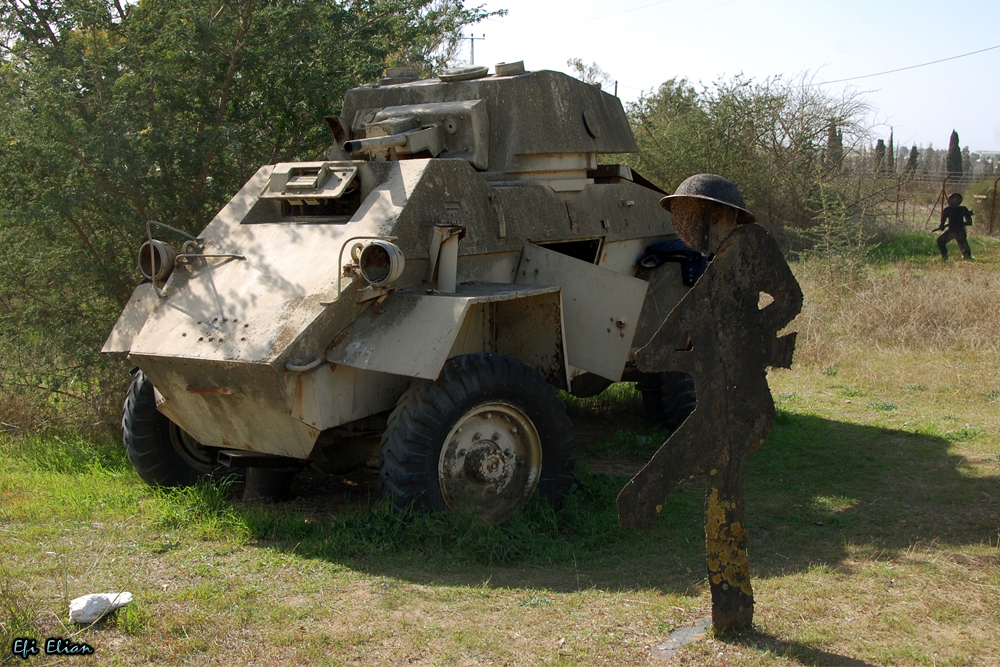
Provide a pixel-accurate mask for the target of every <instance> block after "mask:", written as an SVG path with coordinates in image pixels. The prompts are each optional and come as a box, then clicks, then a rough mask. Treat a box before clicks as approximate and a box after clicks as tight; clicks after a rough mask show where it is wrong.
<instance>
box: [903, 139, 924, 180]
mask: <svg viewBox="0 0 1000 667" xmlns="http://www.w3.org/2000/svg"><path fill="white" fill-rule="evenodd" d="M919 157H920V152H919V151H918V150H917V145H916V144H913V147H912V148H911V149H910V155H909V157H907V158H906V169H905V170H904V173H906V175H907V176H913V175H914V174H915V173H917V160H918V158H919Z"/></svg>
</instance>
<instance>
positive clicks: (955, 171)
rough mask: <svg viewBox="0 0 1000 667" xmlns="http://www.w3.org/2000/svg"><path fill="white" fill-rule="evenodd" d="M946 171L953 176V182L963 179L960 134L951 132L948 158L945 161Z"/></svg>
mask: <svg viewBox="0 0 1000 667" xmlns="http://www.w3.org/2000/svg"><path fill="white" fill-rule="evenodd" d="M945 171H947V172H948V173H949V174H951V177H952V179H953V180H959V179H961V178H962V149H961V148H959V146H958V132H956V131H955V130H952V131H951V140H950V141H949V142H948V157H947V159H946V160H945Z"/></svg>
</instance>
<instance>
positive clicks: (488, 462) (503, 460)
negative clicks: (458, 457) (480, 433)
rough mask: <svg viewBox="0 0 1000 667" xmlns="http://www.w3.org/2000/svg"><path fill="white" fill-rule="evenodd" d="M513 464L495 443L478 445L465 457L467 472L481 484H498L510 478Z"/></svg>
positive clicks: (489, 442)
mask: <svg viewBox="0 0 1000 667" xmlns="http://www.w3.org/2000/svg"><path fill="white" fill-rule="evenodd" d="M510 463H512V461H510V460H509V459H508V458H507V455H506V453H505V452H504V451H503V450H501V449H500V448H499V447H497V446H496V444H494V443H493V442H491V441H489V440H487V441H486V442H482V443H477V444H476V445H475V446H474V448H473V449H472V450H471V451H470V452H468V453H467V454H466V456H465V472H466V474H468V475H469V476H470V477H471V478H473V479H475V480H477V481H479V482H497V483H501V482H503V480H505V479H508V478H509V477H510V474H511V472H512V471H513V470H512V469H513V467H514V466H512V465H508V464H510Z"/></svg>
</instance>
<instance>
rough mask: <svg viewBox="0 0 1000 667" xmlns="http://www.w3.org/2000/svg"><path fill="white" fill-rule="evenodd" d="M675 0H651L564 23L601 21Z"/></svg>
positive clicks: (574, 23) (575, 23)
mask: <svg viewBox="0 0 1000 667" xmlns="http://www.w3.org/2000/svg"><path fill="white" fill-rule="evenodd" d="M673 1H674V0H659V2H651V3H649V4H648V5H642V6H640V7H632V8H631V9H623V10H621V11H620V12H611V13H610V14H602V15H601V16H591V17H590V18H589V19H580V20H579V21H570V22H569V23H563V25H577V24H578V23H587V22H589V21H599V20H601V19H606V18H611V17H612V16H620V15H621V14H628V13H629V12H636V11H639V10H640V9H647V8H649V7H655V6H656V5H665V4H667V3H668V2H673Z"/></svg>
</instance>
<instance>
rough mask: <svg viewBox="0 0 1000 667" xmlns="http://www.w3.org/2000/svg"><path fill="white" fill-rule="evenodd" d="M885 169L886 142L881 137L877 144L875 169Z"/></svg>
mask: <svg viewBox="0 0 1000 667" xmlns="http://www.w3.org/2000/svg"><path fill="white" fill-rule="evenodd" d="M885 170H886V163H885V142H884V141H882V140H881V139H879V140H878V143H877V144H875V171H879V172H884V171H885Z"/></svg>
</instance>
